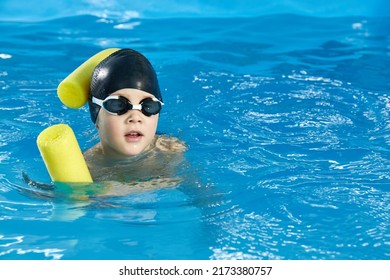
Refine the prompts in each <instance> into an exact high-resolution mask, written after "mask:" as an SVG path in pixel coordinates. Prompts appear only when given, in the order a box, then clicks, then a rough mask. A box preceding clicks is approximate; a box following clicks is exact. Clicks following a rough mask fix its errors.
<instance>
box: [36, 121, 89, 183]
mask: <svg viewBox="0 0 390 280" xmlns="http://www.w3.org/2000/svg"><path fill="white" fill-rule="evenodd" d="M37 145H38V149H39V151H40V153H41V156H42V158H43V161H44V162H45V165H46V168H47V171H48V172H49V175H50V177H51V179H52V180H53V181H56V182H92V177H91V174H90V172H89V170H88V166H87V164H86V162H85V159H84V156H83V154H82V153H81V150H80V146H79V144H78V142H77V139H76V136H75V135H74V132H73V130H72V128H71V127H70V126H68V125H66V124H57V125H53V126H50V127H48V128H46V129H45V130H43V131H42V132H41V133H40V134H39V135H38V138H37Z"/></svg>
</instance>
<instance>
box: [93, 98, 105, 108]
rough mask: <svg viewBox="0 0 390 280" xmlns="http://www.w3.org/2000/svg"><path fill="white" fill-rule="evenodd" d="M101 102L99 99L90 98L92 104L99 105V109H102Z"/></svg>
mask: <svg viewBox="0 0 390 280" xmlns="http://www.w3.org/2000/svg"><path fill="white" fill-rule="evenodd" d="M103 101H104V100H101V99H99V98H96V97H95V96H92V103H94V104H96V105H99V106H100V107H103Z"/></svg>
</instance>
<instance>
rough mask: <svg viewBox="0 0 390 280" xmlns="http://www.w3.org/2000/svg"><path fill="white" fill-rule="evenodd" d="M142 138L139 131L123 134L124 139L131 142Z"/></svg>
mask: <svg viewBox="0 0 390 280" xmlns="http://www.w3.org/2000/svg"><path fill="white" fill-rule="evenodd" d="M142 136H144V135H143V134H142V133H141V132H139V131H130V132H128V133H126V134H125V137H126V139H128V140H131V141H136V140H139V139H141V137H142Z"/></svg>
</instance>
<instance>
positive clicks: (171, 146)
mask: <svg viewBox="0 0 390 280" xmlns="http://www.w3.org/2000/svg"><path fill="white" fill-rule="evenodd" d="M155 143H156V148H157V149H158V150H160V151H163V152H185V151H186V150H187V146H186V144H185V143H184V142H183V141H181V140H179V139H178V138H176V137H173V136H168V135H158V136H157V137H156V142H155Z"/></svg>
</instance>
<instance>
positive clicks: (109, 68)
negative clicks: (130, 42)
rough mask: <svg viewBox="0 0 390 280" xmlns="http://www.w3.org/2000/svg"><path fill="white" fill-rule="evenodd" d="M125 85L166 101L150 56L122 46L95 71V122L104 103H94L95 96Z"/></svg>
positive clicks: (91, 93) (92, 88)
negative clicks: (147, 56) (101, 104)
mask: <svg viewBox="0 0 390 280" xmlns="http://www.w3.org/2000/svg"><path fill="white" fill-rule="evenodd" d="M124 88H133V89H139V90H143V91H145V92H148V93H150V94H153V95H154V96H155V97H156V98H157V99H159V100H160V101H162V96H161V92H160V87H159V85H158V80H157V76H156V72H155V71H154V69H153V67H152V65H151V64H150V62H149V61H148V59H147V58H146V57H145V56H143V55H142V54H141V53H139V52H137V51H135V50H132V49H121V50H118V51H116V52H114V53H112V54H111V55H109V56H108V57H107V58H105V59H104V60H103V61H101V62H100V63H99V64H98V65H97V66H96V67H95V70H94V71H93V73H92V77H91V85H90V91H89V100H88V105H89V112H90V113H91V119H92V121H93V123H95V122H96V118H97V115H98V113H99V110H100V108H101V107H100V106H99V105H96V104H94V103H92V96H94V97H96V98H99V99H105V98H106V97H107V96H109V95H110V94H112V93H114V92H115V91H117V90H120V89H124Z"/></svg>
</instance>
